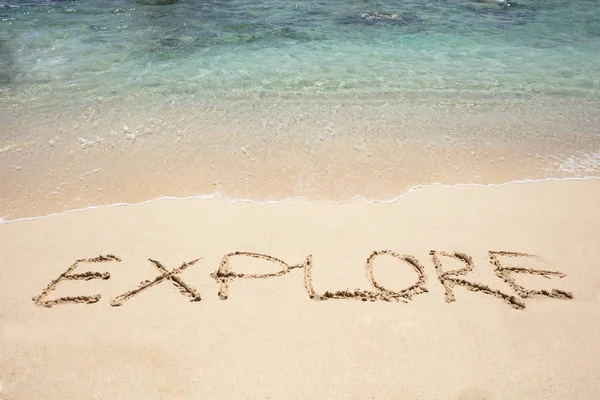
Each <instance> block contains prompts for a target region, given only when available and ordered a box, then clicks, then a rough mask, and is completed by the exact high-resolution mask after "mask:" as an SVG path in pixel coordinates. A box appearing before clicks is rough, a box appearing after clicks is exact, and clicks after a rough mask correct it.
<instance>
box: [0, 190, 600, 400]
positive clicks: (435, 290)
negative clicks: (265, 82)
mask: <svg viewBox="0 0 600 400" xmlns="http://www.w3.org/2000/svg"><path fill="white" fill-rule="evenodd" d="M0 243H1V245H0V260H1V262H0V398H1V399H3V400H21V399H28V400H29V399H49V400H58V399H60V400H67V399H269V398H270V399H391V398H395V399H457V400H458V399H462V400H466V399H470V400H475V399H478V400H480V399H497V400H506V399H530V400H536V399H544V400H549V399H597V398H598V394H599V393H600V345H599V344H598V343H600V261H599V260H600V180H595V179H594V180H589V181H561V182H544V183H532V184H514V185H507V186H503V187H495V188H484V187H474V186H462V187H427V188H423V189H420V190H417V191H416V192H415V193H413V194H411V195H410V196H407V197H405V198H403V199H401V200H400V201H398V202H396V203H393V204H365V203H364V202H362V201H355V202H352V203H348V204H342V205H335V204H332V203H318V202H310V201H300V200H298V201H290V202H287V203H283V204H269V205H265V204H261V205H259V204H249V203H229V202H227V201H225V200H222V199H212V200H201V199H197V200H181V201H175V200H169V201H159V202H154V203H150V204H145V205H140V206H134V207H113V208H105V209H95V210H88V211H82V212H74V213H69V214H64V215H60V216H55V217H48V218H43V219H37V220H31V221H21V222H16V223H5V224H1V225H0Z"/></svg>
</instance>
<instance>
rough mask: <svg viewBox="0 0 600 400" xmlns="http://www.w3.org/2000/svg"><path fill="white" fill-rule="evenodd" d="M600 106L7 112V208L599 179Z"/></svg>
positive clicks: (2, 208) (247, 104) (334, 104)
mask: <svg viewBox="0 0 600 400" xmlns="http://www.w3.org/2000/svg"><path fill="white" fill-rule="evenodd" d="M596 115H598V106H597V105H596V104H594V103H591V104H589V105H585V102H581V101H578V102H573V103H569V102H568V101H560V102H553V103H548V104H545V105H544V104H543V102H540V103H536V104H535V106H532V105H531V104H530V102H523V103H518V102H516V103H515V102H502V101H497V102H493V103H492V102H481V101H480V102H478V101H475V100H473V101H467V100H464V101H459V100H453V102H447V103H444V102H441V101H438V102H431V101H429V102H428V103H424V104H420V103H419V102H418V101H412V102H410V101H409V102H406V101H402V100H399V99H395V97H394V96H393V95H390V96H387V97H386V96H384V95H381V96H379V97H377V98H375V97H373V98H364V97H361V98H356V99H354V98H336V99H329V100H324V99H322V98H315V99H310V98H308V97H303V98H299V99H296V98H293V99H283V98H281V99H279V98H268V99H260V98H257V99H254V100H248V99H246V100H241V99H240V100H237V101H224V100H214V101H200V100H195V101H189V102H177V103H175V104H166V105H165V104H161V105H156V104H154V105H145V104H137V105H133V104H117V105H114V104H113V105H110V104H108V105H97V107H79V108H77V107H72V108H71V107H64V108H62V109H57V108H47V107H43V106H40V105H38V106H35V107H34V106H33V105H30V106H26V105H19V106H18V107H14V108H5V109H2V110H0V120H2V121H3V124H2V126H1V127H0V182H2V188H1V190H0V218H4V219H5V220H13V219H16V218H21V217H33V216H40V215H47V214H50V213H55V212H62V211H67V210H71V209H78V208H85V207H89V206H99V205H109V204H115V203H121V202H126V203H140V202H143V201H146V200H151V199H156V198H158V197H161V196H174V197H188V196H199V195H204V196H207V195H214V194H217V195H219V196H223V197H226V198H228V199H252V200H254V201H265V200H282V199H287V198H296V197H301V198H308V199H311V200H331V201H338V202H344V201H348V200H350V199H352V198H353V197H354V196H362V197H365V198H367V199H371V200H390V199H393V198H396V197H398V196H401V195H403V194H406V193H407V192H408V191H409V190H410V189H411V188H412V187H415V186H419V185H427V184H430V183H434V182H438V183H443V184H447V185H455V184H459V183H477V184H490V183H492V184H499V183H505V182H509V181H515V180H522V179H544V178H549V177H550V178H564V177H585V176H599V175H600V136H599V135H598V133H599V132H600V121H599V120H598V118H597V117H596Z"/></svg>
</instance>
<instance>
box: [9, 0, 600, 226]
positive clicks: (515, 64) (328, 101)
mask: <svg viewBox="0 0 600 400" xmlns="http://www.w3.org/2000/svg"><path fill="white" fill-rule="evenodd" d="M598 60H600V8H599V7H598V6H597V1H596V0H573V1H559V0H547V1H541V0H519V1H514V2H513V1H509V0H507V1H500V2H498V1H493V0H490V1H488V0H485V1H483V0H480V1H476V0H404V1H391V0H388V1H347V0H345V1H341V0H332V1H291V0H268V1H262V0H222V1H217V0H212V1H204V0H181V1H179V2H176V3H174V4H169V5H147V4H142V3H138V2H136V1H134V0H110V1H109V0H95V1H81V0H79V1H66V0H63V1H51V0H43V1H42V0H39V1H31V0H30V1H25V0H12V1H6V0H5V1H0V118H2V120H1V121H0V123H1V125H0V166H1V167H2V169H3V172H2V175H1V176H0V178H1V179H2V186H3V190H2V193H0V197H1V198H2V199H1V201H2V207H1V208H0V214H2V213H4V214H10V215H13V214H14V215H19V214H28V213H35V212H36V211H34V209H36V208H37V209H38V210H43V211H41V212H49V211H56V210H59V209H66V208H70V207H76V206H78V205H97V204H96V203H107V202H111V201H113V202H119V201H124V200H136V201H143V200H147V199H148V197H153V196H154V197H156V196H159V195H182V196H184V195H185V196H187V195H201V194H210V193H214V192H222V193H224V194H226V195H228V196H229V197H232V198H235V197H245V198H246V197H247V198H253V199H256V200H265V199H281V198H285V197H290V196H302V197H309V198H319V199H333V200H343V199H349V198H351V197H352V196H355V195H361V196H364V197H368V198H386V197H390V196H392V197H393V196H395V195H398V194H399V193H400V192H402V191H403V190H406V189H407V188H409V187H412V186H415V185H417V184H427V183H432V182H442V183H449V184H452V183H470V182H478V183H486V182H492V183H501V182H502V181H506V180H511V179H513V180H514V179H523V178H546V177H564V176H583V175H586V176H590V175H595V174H596V173H598V171H599V170H600V165H599V164H600V163H599V161H598V159H599V158H600V157H599V156H598V154H600V146H599V143H600V122H599V120H598V115H600V106H599V105H600V61H598ZM499 164H500V166H499ZM349 170H350V171H352V173H351V174H349V173H348V171H349ZM94 171H96V172H94ZM86 174H87V175H86ZM149 187H151V188H153V189H152V190H149V189H148V188H149ZM23 194H28V195H31V196H33V195H36V196H39V197H41V198H43V199H44V200H40V201H39V203H40V204H42V203H43V204H44V206H39V207H37V206H36V207H33V206H32V207H33V208H32V210H31V211H25V208H23V206H22V204H20V203H19V202H20V201H21V200H19V199H21V198H22V195H23ZM12 210H17V211H12ZM19 210H21V211H19Z"/></svg>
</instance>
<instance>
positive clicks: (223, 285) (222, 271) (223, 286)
mask: <svg viewBox="0 0 600 400" xmlns="http://www.w3.org/2000/svg"><path fill="white" fill-rule="evenodd" d="M234 256H245V257H253V258H260V259H263V260H266V261H270V262H274V263H276V264H279V265H280V266H281V270H280V271H277V272H272V273H269V274H240V273H236V272H233V271H231V266H230V265H229V259H230V258H231V257H234ZM310 258H311V257H310V256H308V258H307V259H306V262H305V263H304V264H298V265H289V264H288V263H286V262H285V261H283V260H280V259H278V258H275V257H271V256H269V255H266V254H259V253H250V252H246V251H236V252H234V253H229V254H226V255H225V256H223V259H222V260H221V264H219V269H218V270H217V271H216V272H213V273H212V274H210V276H212V278H213V279H214V280H215V281H217V283H219V284H220V287H219V298H220V299H221V300H227V298H228V297H229V285H230V284H231V282H232V281H233V280H234V279H266V278H276V277H278V276H282V275H285V274H287V273H289V272H290V271H291V270H292V269H294V268H304V267H305V265H310Z"/></svg>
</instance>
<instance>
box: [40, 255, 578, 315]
mask: <svg viewBox="0 0 600 400" xmlns="http://www.w3.org/2000/svg"><path fill="white" fill-rule="evenodd" d="M429 254H430V255H431V261H432V263H433V266H434V268H435V271H436V273H437V278H438V280H439V282H440V283H441V284H442V286H443V287H444V289H445V298H446V302H448V303H450V302H453V301H455V297H454V288H455V287H456V286H460V287H464V288H465V289H467V290H470V291H472V292H481V293H483V294H486V295H490V296H494V297H496V298H498V299H500V300H502V301H504V302H505V303H506V304H507V305H509V306H511V307H512V308H514V309H517V310H522V309H524V308H525V301H524V300H525V299H527V298H531V297H536V296H546V297H550V298H554V299H572V298H573V294H572V293H571V292H567V291H563V290H560V289H552V290H533V289H527V288H525V287H524V286H522V285H521V284H519V283H517V281H516V280H515V278H514V276H513V275H514V274H530V275H540V276H542V277H544V278H551V277H559V278H564V277H565V276H566V275H565V274H563V273H562V272H559V271H548V270H541V269H532V268H521V267H513V266H506V265H503V264H502V262H501V260H502V259H503V258H504V259H505V258H516V257H526V258H532V257H536V256H535V255H533V254H527V253H518V252H510V251H489V252H488V254H489V261H490V264H491V265H492V267H493V270H494V273H495V274H496V276H497V277H498V278H500V279H502V280H503V281H504V282H506V283H507V284H508V285H509V286H510V287H511V288H512V290H514V292H515V294H514V295H511V294H507V293H504V292H502V291H500V290H497V289H492V288H490V287H489V286H488V285H484V284H481V283H477V282H472V281H470V280H466V279H463V277H464V276H465V275H467V274H468V273H469V272H472V271H473V268H474V265H473V260H472V258H471V256H469V255H467V254H465V253H460V252H452V253H450V252H445V251H436V250H432V251H430V253H429ZM234 257H251V258H258V259H262V260H264V261H267V262H271V263H274V264H276V265H277V266H278V267H279V268H280V269H279V270H278V271H277V272H273V273H267V274H265V273H261V274H248V273H237V272H235V271H232V269H231V266H230V260H231V259H232V258H234ZM380 257H392V258H393V259H395V260H397V261H398V263H399V265H402V267H407V268H410V269H412V270H413V271H414V272H415V274H416V281H415V282H414V283H413V284H412V285H410V286H407V287H406V288H404V289H403V290H400V291H398V290H391V289H389V288H387V287H385V286H383V285H382V284H381V283H380V282H378V281H377V280H376V279H375V274H374V270H375V262H376V261H377V259H379V258H380ZM445 258H446V259H447V258H450V259H455V260H458V261H459V262H460V263H461V264H463V267H462V268H458V269H453V270H446V269H444V265H443V263H442V260H443V259H445ZM199 260H200V258H198V259H196V260H193V261H189V262H184V263H183V264H182V265H181V266H179V267H177V268H174V269H172V270H169V269H167V268H166V267H165V266H164V265H162V264H161V263H160V262H159V261H156V260H153V259H149V261H150V262H151V263H152V265H154V267H155V268H156V269H157V270H158V275H157V276H156V277H155V278H154V279H152V280H145V281H142V282H140V284H139V286H137V287H136V288H134V289H132V290H129V291H127V292H125V293H123V294H121V295H119V296H117V297H115V298H114V299H112V300H111V301H110V305H111V306H114V307H116V306H121V305H123V304H124V303H125V302H127V301H129V300H131V299H132V298H133V297H135V296H137V295H139V294H140V293H141V292H143V291H146V290H148V289H150V288H152V287H154V286H156V285H158V284H160V283H162V282H167V281H168V282H171V283H172V284H173V285H174V286H175V287H176V288H177V289H178V290H179V291H180V292H181V294H182V295H184V296H186V297H188V298H189V299H190V301H200V300H201V296H200V293H199V292H198V290H196V289H195V288H194V287H193V286H191V285H190V284H188V283H187V282H185V281H184V280H183V279H181V277H180V276H179V274H180V273H181V272H182V271H184V270H185V269H187V268H189V267H191V266H193V265H194V264H196V263H197V262H198V261H199ZM113 261H114V262H121V258H120V257H118V256H115V255H112V254H108V255H101V256H98V257H93V258H87V259H81V260H77V261H75V262H74V263H73V264H72V265H71V266H70V267H69V268H68V269H67V270H66V271H65V272H63V273H62V274H61V275H60V276H59V277H58V278H56V279H54V280H53V281H52V282H50V284H49V285H48V286H46V288H45V289H44V290H43V291H42V293H41V294H40V295H39V296H36V297H34V298H33V301H34V302H35V303H36V304H37V305H39V306H43V307H53V306H55V305H57V304H65V303H84V304H91V303H96V302H98V301H99V300H100V298H101V297H102V296H101V295H100V294H95V295H81V296H69V297H60V298H55V299H47V298H48V296H49V294H50V292H52V291H53V290H54V289H55V288H56V287H57V285H58V284H59V283H60V282H62V281H68V280H81V281H87V280H92V279H105V280H106V279H110V273H108V272H92V271H86V272H79V273H75V269H76V268H77V267H78V266H79V265H80V264H82V263H104V262H113ZM312 268H313V261H312V256H311V255H309V256H307V257H306V259H305V260H304V261H303V262H302V263H300V264H289V263H287V262H285V261H283V260H281V259H279V258H276V257H273V256H270V255H267V254H260V253H251V252H243V251H236V252H233V253H228V254H226V255H225V256H223V259H222V260H221V263H220V265H219V268H218V269H217V271H215V272H213V273H212V274H211V276H212V278H213V279H214V280H215V281H216V282H217V284H218V285H219V297H220V298H221V300H226V299H227V298H228V297H229V289H230V286H231V284H232V283H233V282H234V281H235V280H238V279H270V278H277V277H280V276H283V275H286V274H289V273H290V272H292V270H295V269H299V270H302V271H303V275H304V279H303V280H304V287H305V289H306V292H307V294H308V296H309V298H311V299H312V300H331V299H356V300H361V301H373V302H374V301H387V302H405V303H406V302H408V301H410V300H412V299H413V297H415V296H418V295H421V294H424V293H427V292H428V290H427V286H426V283H427V276H426V275H425V268H424V267H423V266H422V264H421V263H419V261H418V260H417V259H416V258H415V257H414V256H411V255H407V254H399V253H396V252H394V251H392V250H378V251H373V252H372V253H371V254H370V255H369V257H368V258H367V261H366V263H365V270H366V274H367V280H368V281H369V284H370V285H371V287H372V290H362V289H353V290H348V289H346V290H338V291H335V292H332V291H326V292H324V293H323V294H318V293H316V292H315V290H314V289H313V278H312Z"/></svg>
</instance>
